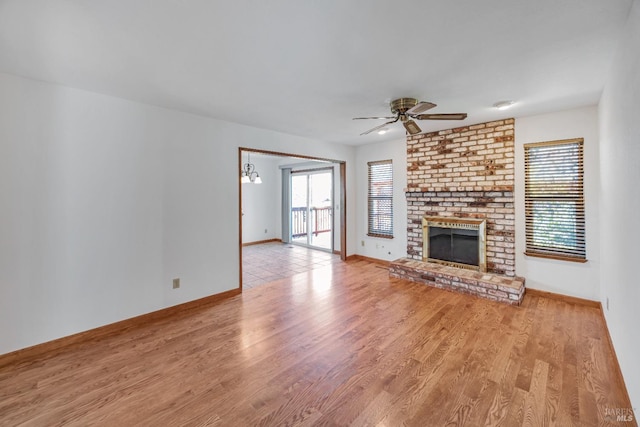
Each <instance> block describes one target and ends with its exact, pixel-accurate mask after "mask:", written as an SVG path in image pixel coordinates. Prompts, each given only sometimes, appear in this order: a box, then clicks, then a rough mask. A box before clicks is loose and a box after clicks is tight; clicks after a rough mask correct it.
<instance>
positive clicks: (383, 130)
mask: <svg viewBox="0 0 640 427" xmlns="http://www.w3.org/2000/svg"><path fill="white" fill-rule="evenodd" d="M388 131H389V129H380V130H379V131H378V135H384V134H385V133H387V132H388Z"/></svg>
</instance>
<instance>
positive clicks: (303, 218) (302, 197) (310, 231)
mask: <svg viewBox="0 0 640 427" xmlns="http://www.w3.org/2000/svg"><path fill="white" fill-rule="evenodd" d="M333 189H334V185H333V168H332V167H331V168H319V169H311V170H303V171H294V172H292V173H291V215H290V218H291V226H290V227H289V229H290V230H291V242H292V243H295V244H298V245H303V246H308V247H311V248H314V249H321V250H325V251H329V252H333Z"/></svg>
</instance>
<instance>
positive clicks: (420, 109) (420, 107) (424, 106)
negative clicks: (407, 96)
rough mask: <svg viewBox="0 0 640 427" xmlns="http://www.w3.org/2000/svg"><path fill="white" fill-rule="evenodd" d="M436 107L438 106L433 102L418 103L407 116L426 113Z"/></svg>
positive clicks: (409, 110) (410, 109)
mask: <svg viewBox="0 0 640 427" xmlns="http://www.w3.org/2000/svg"><path fill="white" fill-rule="evenodd" d="M434 107H436V104H434V103H433V102H424V101H421V102H418V103H417V104H416V105H415V106H413V107H411V108H409V109H408V110H407V112H406V113H405V114H406V115H408V116H413V115H415V114H420V113H424V112H425V111H427V110H430V109H432V108H434Z"/></svg>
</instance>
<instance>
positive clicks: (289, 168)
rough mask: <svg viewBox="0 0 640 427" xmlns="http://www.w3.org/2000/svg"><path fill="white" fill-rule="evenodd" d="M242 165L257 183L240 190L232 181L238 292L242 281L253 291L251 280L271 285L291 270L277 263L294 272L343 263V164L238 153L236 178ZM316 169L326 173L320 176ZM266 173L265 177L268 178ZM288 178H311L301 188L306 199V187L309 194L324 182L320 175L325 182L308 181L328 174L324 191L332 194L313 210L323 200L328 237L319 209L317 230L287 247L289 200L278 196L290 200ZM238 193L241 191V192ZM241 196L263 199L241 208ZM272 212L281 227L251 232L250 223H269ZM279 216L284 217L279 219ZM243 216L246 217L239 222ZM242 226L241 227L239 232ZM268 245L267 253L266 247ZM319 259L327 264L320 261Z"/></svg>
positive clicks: (266, 153)
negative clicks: (235, 202) (249, 168)
mask: <svg viewBox="0 0 640 427" xmlns="http://www.w3.org/2000/svg"><path fill="white" fill-rule="evenodd" d="M249 154H251V160H249ZM245 159H246V163H249V165H248V166H252V165H251V164H252V163H253V168H252V170H255V171H256V172H257V171H259V173H260V177H261V180H260V181H261V183H260V184H259V185H257V186H256V185H255V184H257V182H256V181H252V180H251V179H249V182H250V183H246V182H245V184H242V181H241V180H240V179H238V192H239V209H238V220H239V238H240V239H239V240H240V245H239V252H240V257H239V258H240V259H239V261H240V263H239V264H240V265H239V267H240V268H239V270H240V271H239V284H240V286H239V287H240V289H241V290H242V289H243V287H244V282H245V279H247V283H246V285H247V286H246V287H247V288H251V287H254V286H253V285H255V283H252V282H251V279H256V280H259V281H262V282H264V281H265V280H266V281H268V280H275V279H277V278H278V277H279V276H282V275H283V274H286V273H287V272H288V271H289V270H291V269H289V270H287V269H286V268H283V267H282V265H284V264H282V258H286V259H285V260H284V262H285V264H286V265H289V267H292V266H293V267H295V270H303V269H304V268H311V269H313V268H318V267H319V266H321V264H323V263H324V264H327V263H331V262H333V260H334V259H335V257H336V256H337V257H338V258H337V259H338V261H340V260H341V261H345V260H346V257H347V254H346V248H347V237H346V235H347V221H346V218H347V215H346V204H347V197H346V163H345V162H344V161H343V160H334V159H328V158H320V157H312V156H306V155H297V154H292V153H283V152H276V151H267V150H259V149H253V148H246V147H239V148H238V170H239V171H240V172H242V171H244V169H245V167H246V166H247V165H246V164H245ZM265 161H266V163H265ZM258 163H261V164H258ZM269 163H270V165H269ZM304 169H307V171H304ZM318 169H326V170H324V171H321V170H318ZM269 170H271V171H272V172H271V173H270V174H269V173H268V171H269ZM294 172H297V173H298V175H300V173H301V172H313V173H310V175H311V177H310V178H309V177H307V178H306V179H308V180H310V181H311V184H309V183H307V193H308V189H309V185H311V187H312V188H313V186H314V182H315V181H318V182H320V181H322V180H323V179H324V180H327V177H326V175H325V177H314V176H315V175H318V174H320V175H322V172H324V173H329V174H330V175H329V176H330V177H331V185H330V187H331V188H332V193H331V194H330V195H328V196H326V197H324V198H321V199H320V206H319V207H323V206H322V205H323V203H322V202H323V201H325V200H326V199H329V200H330V202H329V203H327V202H325V203H326V204H328V205H330V206H331V210H330V212H329V218H330V223H331V227H330V230H331V231H325V230H329V228H328V227H326V226H323V224H322V221H323V219H324V220H326V218H327V213H326V211H327V210H326V209H325V211H323V213H321V214H320V215H324V217H319V218H318V221H319V223H318V226H315V228H314V227H311V230H310V231H307V233H306V236H305V237H304V241H305V242H306V243H304V244H295V245H293V244H292V243H293V242H292V238H291V236H292V232H291V230H290V224H291V220H290V219H289V218H288V217H290V214H291V207H292V205H291V197H284V195H290V194H291V191H290V187H291V184H292V179H291V176H293V173H294ZM269 175H271V176H269ZM239 176H242V174H241V173H239ZM256 178H257V174H256ZM245 181H246V180H245ZM285 186H288V187H289V189H287V191H285V188H284V187H285ZM243 187H244V189H246V191H243ZM257 190H259V191H257ZM312 191H313V190H312ZM245 192H246V193H247V194H246V195H247V196H251V195H252V194H253V195H254V196H255V194H256V193H258V192H259V193H261V194H262V195H263V196H264V197H263V198H260V199H255V200H253V199H252V200H247V204H246V206H245V205H243V198H245V197H244V194H245ZM316 192H318V191H316ZM320 192H321V191H320ZM316 199H317V198H313V197H312V199H311V203H309V201H307V203H306V205H305V206H308V207H313V206H314V205H316V206H317V204H316V203H314V202H316ZM307 200H308V196H307ZM254 202H256V203H254ZM243 208H246V209H243ZM305 210H306V208H305ZM274 212H275V213H276V214H277V217H279V218H281V225H279V224H272V225H271V226H267V225H266V224H265V225H260V227H257V225H258V224H256V223H254V222H255V221H254V220H255V218H256V217H260V218H261V219H263V220H266V219H268V218H272V216H271V215H272V214H273V213H274ZM283 213H285V214H284V215H283ZM245 214H246V216H244V215H245ZM314 214H315V213H314ZM314 214H312V213H311V212H309V210H307V212H306V214H305V215H307V217H306V218H311V217H312V215H314ZM250 217H251V218H250ZM309 221H311V219H309ZM243 222H245V226H244V227H243ZM313 223H314V224H315V218H313ZM245 229H246V230H245ZM243 230H244V231H246V233H243ZM268 230H269V231H271V230H277V233H276V234H275V235H271V234H267V231H268ZM307 230H309V229H307ZM255 233H258V234H255ZM309 233H311V235H309ZM244 234H246V236H244ZM280 237H281V238H280ZM298 237H299V238H300V240H302V239H303V237H302V236H298ZM334 242H335V243H334ZM270 245H271V246H272V247H268V246H270ZM308 245H312V246H308ZM243 249H246V252H247V254H246V258H245V255H244V252H245V251H244V250H243ZM271 249H276V250H279V251H280V252H278V253H273V252H269V250H271ZM318 249H320V251H318ZM263 252H264V253H263ZM292 254H293V255H294V256H296V257H298V259H296V260H294V261H295V262H293V263H292V262H291V261H292V260H291V255H292ZM263 255H264V256H263ZM324 257H328V258H326V259H325V258H324ZM279 260H280V263H279ZM245 264H246V266H247V270H246V271H245V269H244V267H245ZM254 267H255V268H254ZM285 270H286V271H285ZM299 272H302V271H295V274H297V273H299ZM245 274H246V275H247V278H245V277H244V275H245ZM249 276H255V277H249ZM258 276H259V277H258Z"/></svg>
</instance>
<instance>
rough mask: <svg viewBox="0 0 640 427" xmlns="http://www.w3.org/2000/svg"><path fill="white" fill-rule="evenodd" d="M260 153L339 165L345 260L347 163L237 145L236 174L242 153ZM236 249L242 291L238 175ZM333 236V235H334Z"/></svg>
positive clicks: (239, 167)
mask: <svg viewBox="0 0 640 427" xmlns="http://www.w3.org/2000/svg"><path fill="white" fill-rule="evenodd" d="M243 152H247V153H260V154H267V155H271V156H276V157H295V158H298V159H303V160H320V161H324V162H330V163H333V164H337V165H338V166H339V170H340V172H339V179H340V196H339V206H340V212H339V218H340V259H341V260H342V261H346V260H347V163H346V161H344V160H336V159H328V158H324V157H314V156H307V155H304V154H293V153H284V152H280V151H271V150H260V149H257V148H249V147H238V168H237V169H236V170H237V171H238V174H239V173H240V171H241V170H242V153H243ZM237 182H238V248H239V249H238V251H239V271H238V283H239V289H240V291H241V292H242V183H241V182H240V179H239V175H238V179H237ZM334 237H335V236H334Z"/></svg>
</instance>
